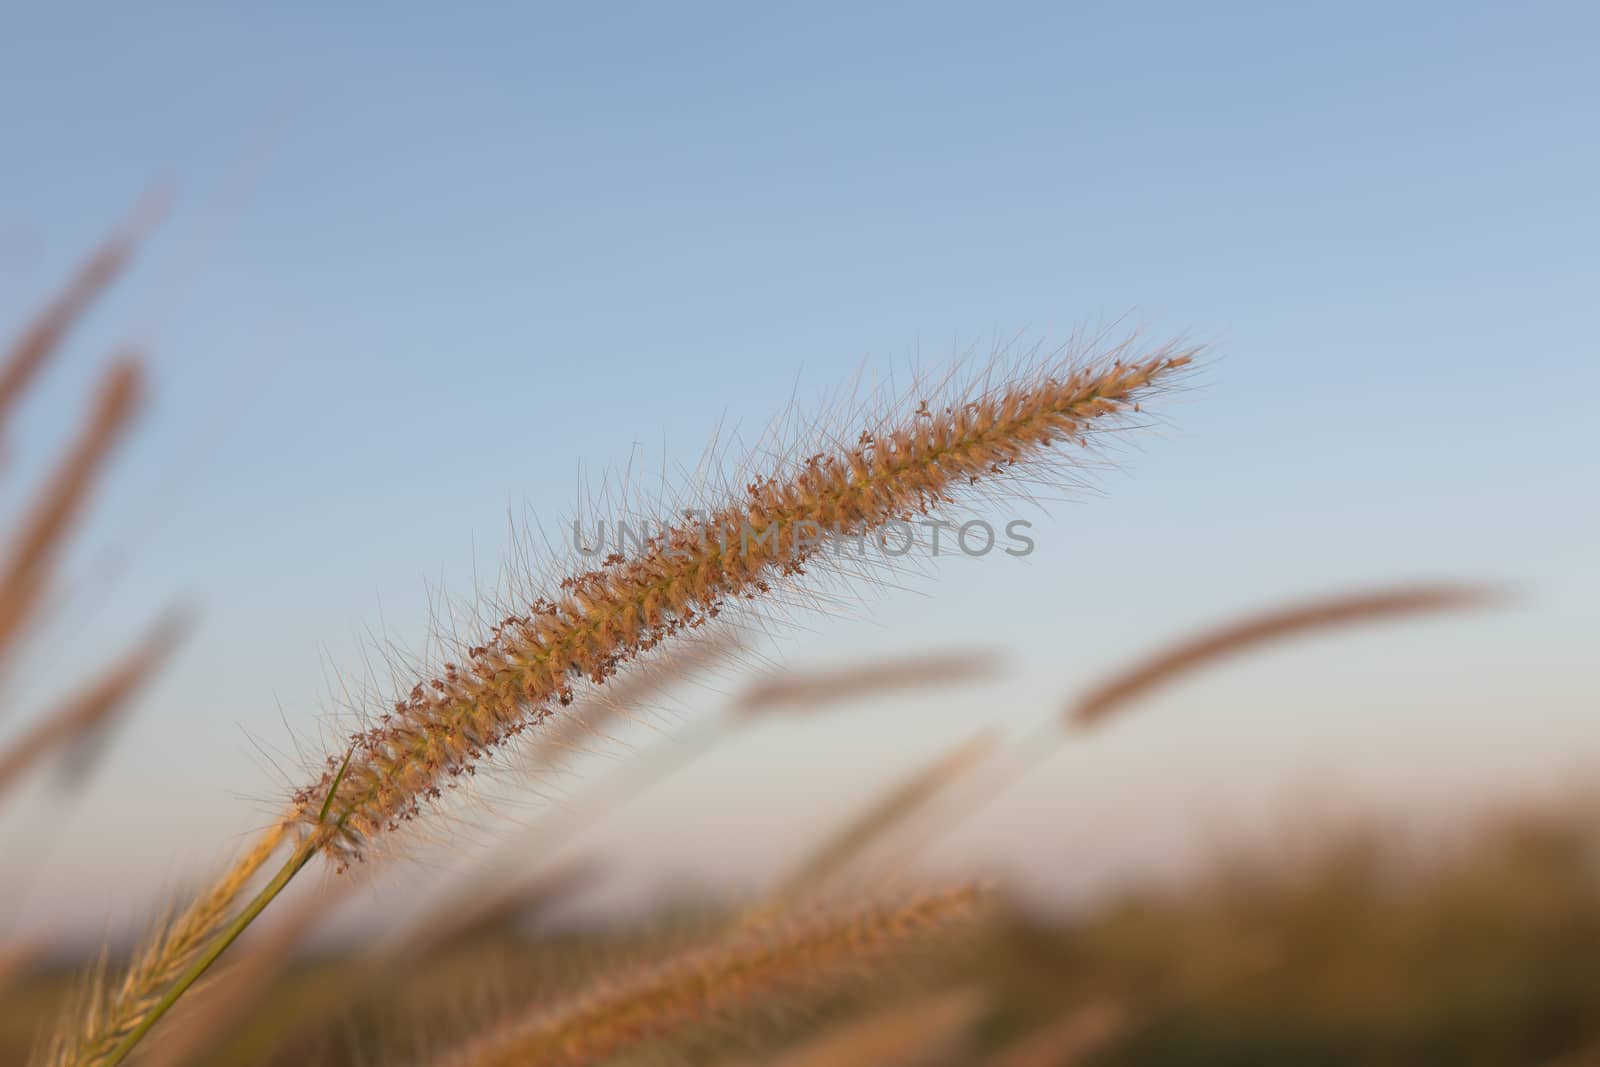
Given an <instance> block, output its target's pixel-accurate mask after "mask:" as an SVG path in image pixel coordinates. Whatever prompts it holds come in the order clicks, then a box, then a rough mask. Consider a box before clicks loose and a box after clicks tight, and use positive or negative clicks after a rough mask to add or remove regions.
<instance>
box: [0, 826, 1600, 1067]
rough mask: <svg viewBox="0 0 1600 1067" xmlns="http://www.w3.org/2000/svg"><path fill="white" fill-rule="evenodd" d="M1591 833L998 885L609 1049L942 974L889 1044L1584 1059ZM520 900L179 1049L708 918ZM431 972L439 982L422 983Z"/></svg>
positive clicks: (568, 970)
mask: <svg viewBox="0 0 1600 1067" xmlns="http://www.w3.org/2000/svg"><path fill="white" fill-rule="evenodd" d="M1597 843H1600V839H1597V835H1596V821H1595V816H1594V809H1593V805H1592V803H1591V802H1590V801H1589V799H1588V798H1584V799H1583V800H1581V801H1580V800H1577V799H1575V800H1574V801H1573V802H1572V803H1571V805H1570V806H1569V807H1568V808H1566V809H1564V810H1556V811H1541V812H1529V813H1523V814H1519V815H1515V816H1510V815H1508V816H1507V817H1505V818H1503V819H1501V820H1497V821H1496V822H1495V823H1493V824H1492V825H1487V826H1484V827H1482V828H1481V830H1480V831H1478V832H1477V833H1476V834H1475V835H1474V836H1473V838H1472V839H1471V840H1470V841H1469V842H1463V843H1460V844H1458V845H1456V846H1453V847H1450V848H1448V849H1434V850H1431V851H1430V850H1427V849H1422V848H1419V847H1418V843H1417V842H1416V841H1409V842H1408V841H1406V840H1404V839H1403V838H1402V837H1401V836H1400V835H1398V834H1397V833H1395V831H1393V830H1392V829H1390V830H1387V831H1386V830H1383V829H1380V828H1367V829H1363V830H1351V831H1349V832H1348V833H1346V834H1343V835H1338V836H1333V837H1327V838H1323V839H1320V840H1317V841H1316V842H1315V843H1314V844H1310V843H1307V842H1304V841H1300V842H1296V843H1294V844H1293V845H1292V847H1291V846H1290V845H1289V844H1288V843H1287V842H1286V843H1285V846H1284V848H1283V849H1282V850H1281V851H1264V852H1260V853H1257V854H1252V855H1249V856H1235V857H1231V858H1227V859H1219V860H1218V861H1217V864H1216V867H1215V869H1214V870H1213V871H1212V872H1211V873H1210V874H1208V875H1207V876H1206V877H1204V878H1201V879H1197V880H1195V881H1193V882H1192V883H1190V884H1187V885H1184V886H1181V887H1166V888H1163V889H1159V890H1151V891H1148V892H1129V893H1125V894H1122V895H1118V896H1117V897H1116V898H1114V899H1111V900H1107V901H1105V902H1103V903H1101V904H1098V905H1096V906H1094V907H1092V908H1091V909H1089V910H1088V911H1087V912H1086V913H1085V914H1083V915H1081V916H1078V917H1076V918H1073V919H1071V920H1062V919H1059V918H1058V919H1050V918H1047V917H1044V916H1039V915H1030V914H1029V913H1027V912H1026V911H1024V910H1020V909H1018V908H1017V907H1015V906H1012V905H1009V904H1007V903H1005V902H1003V901H1002V902H1000V903H998V904H997V906H995V907H994V908H993V909H992V910H990V911H989V912H987V913H986V914H985V916H984V918H983V919H982V920H981V921H980V922H979V923H978V924H977V925H976V926H975V927H974V928H973V929H971V930H970V931H967V932H965V933H963V934H962V935H960V936H958V937H956V938H953V939H952V940H951V942H950V943H948V944H945V945H942V946H940V947H939V948H938V950H937V951H933V952H926V951H925V952H923V953H921V954H919V955H917V956H916V957H915V958H914V959H911V960H902V961H900V963H899V965H898V966H896V967H895V968H893V969H891V970H890V971H889V972H887V973H885V974H883V975H880V976H878V978H877V980H876V981H875V982H874V983H873V984H872V986H871V987H870V988H867V989H858V988H850V987H848V986H846V987H841V988H820V989H815V990H810V991H808V992H807V994H806V996H804V997H802V998H798V999H796V1000H793V1001H790V1002H789V1003H786V1004H785V1005H784V1006H783V1007H782V1009H781V1010H770V1011H756V1012H751V1013H740V1014H735V1015H733V1016H731V1017H729V1018H727V1019H724V1020H719V1021H718V1022H716V1023H715V1024H713V1025H707V1026H703V1027H698V1028H696V1029H695V1030H694V1031H693V1032H692V1033H691V1034H690V1035H689V1036H688V1037H686V1038H684V1039H682V1040H681V1042H673V1043H672V1044H671V1047H670V1048H669V1047H662V1048H657V1049H654V1050H652V1051H651V1053H650V1054H649V1055H647V1056H639V1057H633V1058H628V1059H626V1060H619V1061H618V1062H628V1063H634V1062H637V1063H712V1062H714V1063H721V1062H729V1063H739V1062H756V1063H759V1062H767V1060H766V1059H764V1058H763V1057H773V1060H772V1062H779V1061H778V1060H777V1059H776V1057H777V1056H778V1055H779V1054H780V1052H781V1051H782V1050H783V1049H785V1048H786V1047H788V1046H790V1045H792V1044H794V1043H796V1042H800V1041H801V1040H802V1039H804V1038H806V1037H807V1036H810V1035H815V1034H818V1033H821V1032H825V1031H827V1030H828V1029H830V1028H831V1027H834V1026H843V1025H844V1024H845V1023H847V1022H849V1021H851V1020H858V1019H861V1018H864V1017H871V1016H874V1015H877V1014H878V1013H880V1012H890V1011H891V1010H892V1009H896V1008H904V1007H905V1006H907V1005H915V1004H919V1003H924V1002H926V1001H927V1000H928V998H930V997H933V996H934V995H935V994H939V993H947V992H950V991H962V990H966V991H971V992H973V993H975V994H977V995H979V996H980V997H981V1001H980V1003H981V1005H982V1007H981V1010H979V1011H977V1012H976V1013H974V1015H973V1017H972V1018H971V1019H970V1022H969V1025H967V1026H965V1027H964V1028H963V1029H962V1030H961V1032H960V1033H958V1034H955V1035H952V1036H950V1038H949V1040H948V1042H947V1044H946V1045H945V1047H939V1048H933V1049H928V1050H914V1054H913V1055H911V1056H910V1057H909V1058H907V1059H905V1060H903V1061H901V1060H897V1061H895V1062H905V1063H918V1064H923V1063H925V1064H949V1063H987V1062H1002V1061H1000V1060H998V1059H995V1060H991V1059H990V1057H998V1056H1000V1055H1001V1054H1002V1052H1003V1050H1005V1049H1008V1048H1010V1047H1012V1046H1014V1045H1015V1046H1018V1047H1020V1043H1023V1042H1026V1040H1027V1039H1028V1038H1029V1037H1030V1036H1031V1035H1037V1034H1039V1033H1042V1032H1043V1031H1044V1030H1046V1029H1048V1028H1049V1027H1051V1026H1052V1025H1059V1024H1060V1023H1061V1021H1062V1020H1064V1019H1070V1018H1071V1017H1072V1016H1073V1014H1074V1013H1075V1012H1082V1011H1085V1010H1094V1009H1095V1008H1096V1006H1101V1005H1114V1006H1115V1009H1116V1012H1117V1016H1116V1017H1117V1019H1118V1020H1119V1022H1118V1025H1116V1026H1115V1027H1110V1028H1107V1029H1108V1030H1109V1031H1110V1032H1108V1033H1106V1034H1105V1038H1104V1044H1103V1045H1101V1046H1100V1047H1099V1048H1098V1050H1097V1051H1096V1052H1095V1053H1094V1054H1093V1055H1092V1056H1087V1054H1086V1058H1085V1060H1084V1061H1083V1062H1092V1063H1102V1064H1130V1065H1132V1064H1212V1063H1226V1064H1269V1063H1271V1064H1282V1063H1298V1064H1422V1063H1427V1064H1543V1063H1556V1062H1569V1061H1568V1060H1566V1059H1564V1057H1575V1058H1573V1059H1571V1060H1570V1062H1573V1063H1578V1062H1588V1061H1587V1060H1584V1059H1582V1053H1583V1052H1584V1050H1585V1049H1588V1048H1590V1047H1591V1046H1592V1045H1594V1044H1596V1043H1600V968H1597V967H1596V965H1595V960H1596V958H1597V953H1600V893H1597V889H1600V887H1597V885H1596V872H1597V869H1600V868H1597V859H1600V854H1597V852H1596V847H1597ZM538 910H539V909H538V907H537V906H530V908H529V909H528V914H526V915H524V914H518V913H512V914H506V915H503V916H501V917H499V918H498V920H497V921H495V922H493V923H491V924H489V925H487V926H485V927H483V928H480V929H478V930H475V931H473V932H472V933H471V934H470V935H469V936H462V937H458V938H456V939H454V940H453V941H452V942H451V943H449V944H446V945H442V946H437V947H434V948H432V949H430V950H427V951H425V952H423V953H421V954H420V955H418V956H416V957H414V958H410V959H406V960H405V961H404V963H403V966H397V967H394V968H393V969H391V970H389V971H388V972H386V973H385V975H384V976H383V980H382V981H381V982H379V983H377V985H376V987H375V986H374V984H373V981H372V978H371V975H370V973H369V972H368V971H367V967H368V965H369V963H370V960H369V958H368V957H366V956H364V955H362V954H360V953H358V952H356V951H354V950H353V949H351V948H350V947H348V946H347V947H345V948H342V949H332V950H324V951H323V952H321V953H318V954H316V955H314V956H312V957H310V958H306V959H302V960H300V961H298V962H296V963H295V964H294V966H293V967H292V968H291V969H290V970H289V971H288V972H287V973H285V974H284V975H283V976H282V977H281V979H279V980H278V981H277V982H276V983H275V984H274V985H273V987H272V988H271V989H270V991H268V992H266V993H264V994H262V996H261V998H260V1000H259V1001H257V1002H256V1003H255V1004H254V1005H253V1006H252V1007H251V1009H250V1013H249V1014H250V1019H251V1021H250V1023H249V1024H245V1025H241V1027H240V1028H239V1030H238V1031H237V1032H235V1033H234V1034H233V1035H232V1040H228V1041H224V1042H222V1043H221V1045H220V1046H219V1047H218V1048H217V1049H216V1050H215V1051H213V1052H212V1053H210V1054H209V1055H208V1056H207V1057H206V1058H205V1059H204V1060H203V1062H206V1063H216V1064H228V1065H234V1064H237V1065H245V1064H267V1063H272V1064H285V1065H289V1064H304V1063H322V1064H329V1065H344V1064H351V1065H354V1064H362V1063H370V1062H372V1059H371V1054H370V1052H369V1051H367V1050H372V1049H379V1048H389V1049H391V1050H392V1051H393V1052H394V1053H395V1054H396V1055H399V1054H401V1053H405V1054H409V1053H411V1052H412V1051H414V1050H413V1048H412V1047H410V1045H409V1043H410V1042H411V1041H413V1040H415V1041H417V1042H419V1043H426V1042H429V1041H440V1040H446V1039H447V1038H448V1037H449V1036H451V1035H455V1034H459V1033H460V1032H462V1030H463V1029H470V1027H471V1026H472V1025H473V1023H474V1022H475V1021H480V1020H482V1019H484V1018H487V1017H493V1015H494V1013H495V1011H496V1010H500V1009H503V1008H504V1007H505V1006H506V1005H510V1004H515V1003H517V1002H519V1001H520V1000H522V999H523V998H524V997H528V996H539V997H548V996H552V995H557V994H558V993H559V992H561V991H570V990H572V989H575V988H579V987H581V986H582V984H583V983H584V981H585V980H586V978H587V977H588V976H589V975H591V974H594V973H596V972H597V971H601V970H603V969H604V965H605V964H606V963H607V962H608V961H609V962H612V963H618V962H637V961H641V960H648V959H651V958H654V957H656V956H659V955H661V954H663V953H665V952H667V951H668V950H669V949H670V948H671V947H672V946H673V945H676V944H682V943H684V942H687V941H690V940H692V939H693V937H694V936H695V935H696V934H697V933H705V932H708V931H712V930H714V929H715V928H716V927H717V925H718V924H719V923H720V922H721V921H723V920H724V919H726V918H727V917H728V915H729V913H728V911H727V909H726V906H725V905H719V904H718V903H717V902H715V901H713V900H709V899H708V900H703V901H698V902H680V904H679V905H677V906H675V907H673V908H672V909H670V910H667V911H663V912H662V913H661V914H659V915H656V916H654V917H649V918H646V919H642V920H641V921H640V922H639V923H638V924H636V925H629V926H626V927H621V928H614V929H613V928H585V927H573V926H571V925H562V924H556V925H551V924H549V923H544V922H541V921H540V919H539V917H538V914H537V913H538ZM75 980H76V977H75V974H74V971H73V968H72V966H71V965H70V964H69V963H68V962H67V961H59V960H58V961H51V962H50V963H48V964H46V965H44V966H41V967H39V969H37V970H34V971H33V972H31V973H29V974H28V975H26V976H25V977H21V978H15V977H14V978H13V979H12V980H11V984H10V986H9V987H8V991H7V995H6V997H5V1000H4V1003H5V1009H4V1012H3V1014H0V1028H3V1029H0V1035H3V1036H0V1062H6V1063H14V1062H23V1061H24V1060H25V1058H26V1054H27V1052H28V1051H29V1049H30V1047H31V1045H32V1043H33V1041H34V1040H35V1039H36V1038H37V1037H38V1032H39V1030H40V1029H41V1028H42V1027H47V1026H48V1025H49V1023H50V1021H51V1020H53V1019H54V1018H55V1011H56V1009H57V1008H58V1006H59V1004H60V1003H61V1001H62V998H63V997H64V996H66V995H67V993H68V991H69V990H70V989H71V988H72V986H73V984H74V982H75ZM441 985H443V986H444V987H445V988H447V989H448V990H450V991H451V992H450V995H448V996H445V997H440V996H439V995H438V992H437V990H438V988H439V987H440V986H441ZM485 998H486V999H485ZM195 1007H196V1008H197V1009H202V1008H204V1007H205V999H204V996H203V995H202V996H200V997H197V999H196V1002H195ZM1101 1010H1104V1009H1101ZM297 1020H299V1021H300V1022H301V1023H303V1024H305V1032H303V1033H296V1030H297V1027H296V1021H297ZM177 1021H178V1022H181V1018H180V1019H179V1020H177ZM285 1033H294V1034H296V1036H295V1037H294V1038H293V1039H292V1040H288V1041H284V1040H283V1035H284V1034H285ZM280 1043H281V1045H280ZM396 1046H398V1047H396ZM834 1062H840V1063H846V1062H849V1063H861V1064H862V1065H863V1067H867V1064H868V1063H871V1062H878V1061H867V1060H852V1059H848V1058H842V1059H835V1060H834ZM1038 1062H1040V1063H1049V1062H1055V1061H1052V1060H1039V1061H1038Z"/></svg>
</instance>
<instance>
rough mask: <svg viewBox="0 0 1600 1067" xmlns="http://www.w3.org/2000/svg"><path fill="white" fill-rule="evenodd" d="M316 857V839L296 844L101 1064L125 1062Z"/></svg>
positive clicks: (107, 1065) (106, 1065) (111, 1066)
mask: <svg viewBox="0 0 1600 1067" xmlns="http://www.w3.org/2000/svg"><path fill="white" fill-rule="evenodd" d="M316 854H317V835H315V834H312V835H310V836H308V837H307V838H306V839H305V840H304V841H302V842H300V844H299V846H298V847H296V849H295V850H294V852H293V853H292V854H290V856H289V859H288V861H287V862H286V863H284V865H283V867H282V868H281V869H280V870H279V871H278V873H277V874H275V875H273V877H272V881H270V882H268V883H267V884H266V885H264V886H262V887H261V892H259V893H257V894H256V896H255V899H254V900H252V901H250V904H249V906H247V907H246V908H245V909H244V911H242V912H240V913H239V914H238V915H237V916H236V917H235V918H234V920H233V921H232V922H230V923H229V924H228V925H227V926H225V927H223V928H222V930H221V931H219V932H218V933H217V936H216V937H215V938H213V939H212V941H211V944H210V945H209V946H207V948H206V950H205V951H204V952H203V953H201V954H200V956H199V957H198V958H197V959H196V960H195V961H194V962H193V963H191V964H190V965H189V969H188V970H186V971H184V972H183V974H182V975H181V976H179V978H178V980H177V981H175V982H174V983H173V984H172V988H170V989H168V990H167V991H166V993H165V994H163V996H162V997H161V999H160V1000H159V1001H157V1002H156V1006H155V1007H154V1008H151V1009H150V1011H149V1012H148V1013H147V1014H146V1015H145V1017H144V1018H143V1019H142V1020H140V1022H139V1025H138V1026H136V1027H134V1028H133V1029H132V1030H131V1031H129V1033H128V1036H127V1037H124V1038H123V1039H122V1040H121V1041H120V1042H119V1043H118V1044H117V1046H116V1048H114V1049H112V1050H111V1053H110V1055H109V1056H108V1057H107V1058H106V1059H105V1060H103V1061H102V1063H103V1064H104V1067H116V1065H117V1064H119V1063H121V1062H122V1061H123V1060H125V1059H127V1058H128V1053H130V1052H132V1051H133V1048H134V1046H135V1045H137V1044H138V1043H139V1042H140V1040H141V1039H143V1037H144V1035H145V1034H147V1033H149V1031H150V1028H151V1027H152V1026H154V1025H155V1024H156V1023H157V1022H159V1021H160V1020H161V1017H162V1016H163V1015H165V1014H166V1013H167V1010H168V1009H169V1008H171V1007H172V1005H174V1004H176V1003H177V1002H178V998H179V997H181V996H183V994H184V993H185V992H186V991H187V990H188V989H189V987H190V986H192V985H194V983H195V982H197V981H199V979H200V976H201V975H203V974H205V973H206V971H207V969H209V968H210V966H211V965H212V964H213V963H215V962H216V961H217V957H218V956H221V955H222V954H223V952H225V951H227V948H228V946H229V945H231V944H233V943H234V942H235V941H236V940H238V938H239V935H240V934H242V933H244V931H245V927H247V926H249V925H250V924H251V923H252V922H253V921H255V918H256V916H258V915H260V914H261V913H262V912H263V911H265V910H266V907H267V905H268V904H271V903H272V901H273V898H274V897H276V896H277V895H278V894H279V893H281V892H283V887H284V886H286V885H288V884H289V881H290V879H292V878H293V877H294V876H295V875H297V874H299V873H300V869H301V868H302V867H304V866H305V865H306V864H307V863H309V862H311V857H313V856H315V855H316Z"/></svg>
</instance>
